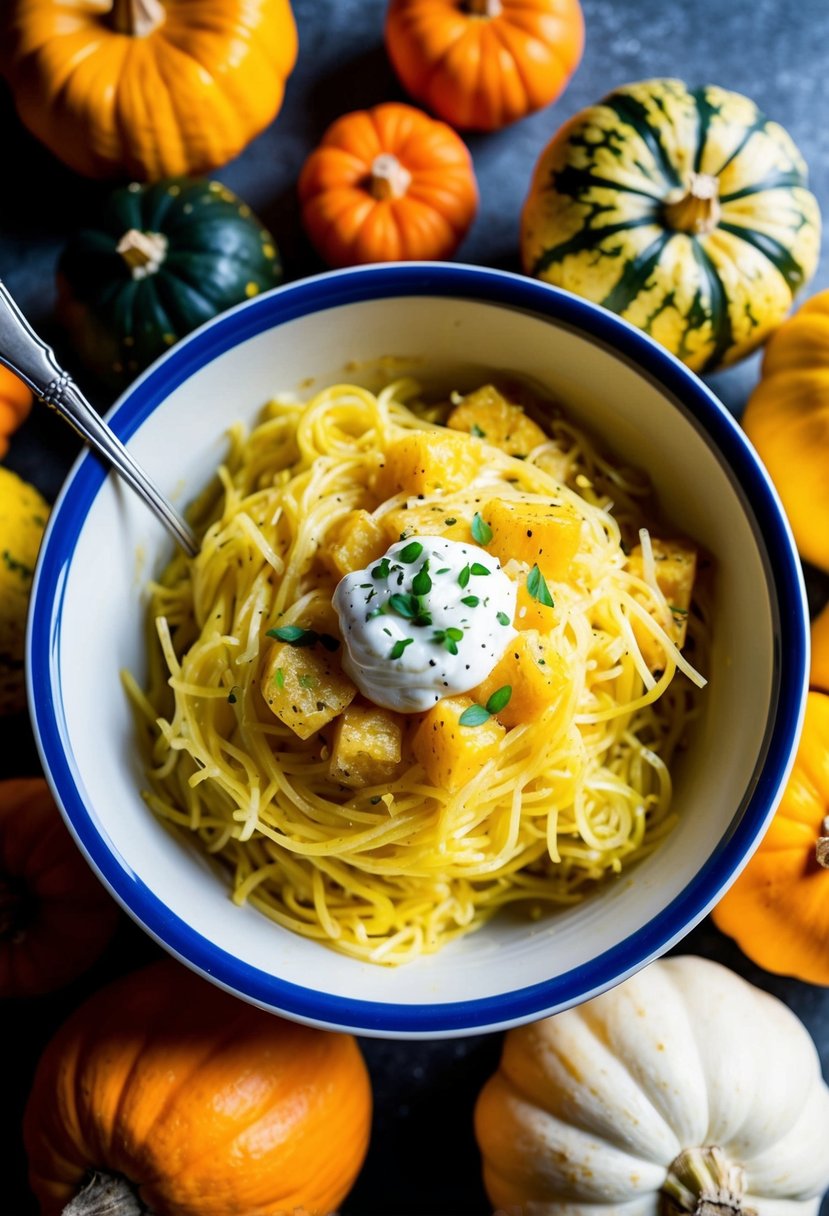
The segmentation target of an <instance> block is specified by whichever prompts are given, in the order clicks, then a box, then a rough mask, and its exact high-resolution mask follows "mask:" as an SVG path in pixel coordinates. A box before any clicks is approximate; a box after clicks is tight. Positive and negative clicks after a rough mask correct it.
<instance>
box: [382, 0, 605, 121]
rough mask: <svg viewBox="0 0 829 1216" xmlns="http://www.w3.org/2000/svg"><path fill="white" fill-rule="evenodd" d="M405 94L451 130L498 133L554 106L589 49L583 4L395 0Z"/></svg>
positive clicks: (392, 49)
mask: <svg viewBox="0 0 829 1216" xmlns="http://www.w3.org/2000/svg"><path fill="white" fill-rule="evenodd" d="M386 47H387V50H388V53H389V58H390V59H391V61H392V64H393V65H394V68H395V71H396V72H397V74H398V76H399V77H400V80H401V81H402V83H403V85H404V87H405V88H406V90H407V91H408V92H409V93H410V94H411V95H412V97H414V98H415V99H416V100H417V101H419V102H421V103H422V104H423V105H425V106H426V107H427V108H428V109H430V110H432V111H433V112H434V113H435V114H438V115H440V117H441V118H443V119H445V120H446V122H449V123H451V124H452V126H453V127H464V128H472V129H475V130H479V131H494V130H497V129H498V128H499V127H504V126H506V125H507V124H508V123H511V122H515V121H516V119H519V118H523V117H524V116H525V115H526V114H531V113H532V112H533V111H534V110H539V109H540V108H541V107H542V106H546V105H548V104H549V102H551V101H554V100H555V98H556V97H558V95H559V93H561V91H562V89H563V88H564V86H565V85H566V84H567V82H568V81H569V79H570V77H571V76H572V74H573V72H574V71H575V70H576V67H577V66H578V63H579V60H580V59H581V53H582V50H583V47H584V21H583V18H582V12H581V8H580V6H579V3H578V0H391V3H390V5H389V8H388V13H387V16H386Z"/></svg>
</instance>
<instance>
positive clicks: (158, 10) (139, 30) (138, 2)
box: [109, 0, 167, 38]
mask: <svg viewBox="0 0 829 1216" xmlns="http://www.w3.org/2000/svg"><path fill="white" fill-rule="evenodd" d="M166 16H167V13H166V11H165V9H164V5H163V4H162V3H161V0H112V8H111V9H110V11H109V24H110V25H111V26H112V28H113V29H114V30H115V32H116V34H127V35H128V36H129V37H130V38H146V37H147V35H148V34H151V33H152V32H153V30H156V29H158V27H159V26H160V25H161V24H162V22H163V21H164V18H165V17H166Z"/></svg>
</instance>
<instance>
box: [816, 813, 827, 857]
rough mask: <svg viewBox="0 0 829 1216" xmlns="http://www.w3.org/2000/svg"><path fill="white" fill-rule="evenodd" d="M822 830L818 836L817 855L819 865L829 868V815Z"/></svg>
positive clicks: (821, 827) (822, 825)
mask: <svg viewBox="0 0 829 1216" xmlns="http://www.w3.org/2000/svg"><path fill="white" fill-rule="evenodd" d="M820 830H821V833H822V834H821V835H820V836H818V838H817V842H816V844H815V857H816V858H817V863H818V865H819V866H823V868H824V870H829V815H827V816H826V818H825V819H824V821H823V823H822V824H821V826H820Z"/></svg>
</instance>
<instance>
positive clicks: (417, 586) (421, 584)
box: [412, 558, 432, 595]
mask: <svg viewBox="0 0 829 1216" xmlns="http://www.w3.org/2000/svg"><path fill="white" fill-rule="evenodd" d="M431 590H432V580H431V579H430V578H429V561H428V558H427V560H426V561H425V562H424V563H423V565H422V566H421V567H420V569H419V570H418V572H417V574H416V575H415V576H414V578H413V579H412V591H413V592H414V593H415V595H428V594H429V592H430V591H431Z"/></svg>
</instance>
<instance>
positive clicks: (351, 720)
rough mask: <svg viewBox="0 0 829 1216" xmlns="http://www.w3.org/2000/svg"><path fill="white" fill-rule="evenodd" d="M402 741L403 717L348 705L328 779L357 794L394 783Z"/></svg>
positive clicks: (339, 722) (336, 732) (340, 720)
mask: <svg viewBox="0 0 829 1216" xmlns="http://www.w3.org/2000/svg"><path fill="white" fill-rule="evenodd" d="M402 739H403V726H402V723H401V721H400V715H399V714H395V713H393V712H392V711H391V710H389V709H381V708H379V707H377V706H366V705H348V706H346V708H345V709H344V710H343V712H342V713H341V714H340V716H339V718H338V719H337V722H336V724H335V726H334V741H333V743H332V745H331V759H330V761H329V764H328V775H329V776H330V777H331V778H332V779H333V780H334V781H339V783H340V785H347V786H349V787H350V788H351V789H355V790H357V789H363V788H364V787H365V786H367V785H378V784H379V783H380V782H383V781H390V780H391V779H392V778H393V777H394V775H395V772H396V771H397V768H398V766H399V764H400V760H401V756H402V746H401V745H402Z"/></svg>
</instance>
